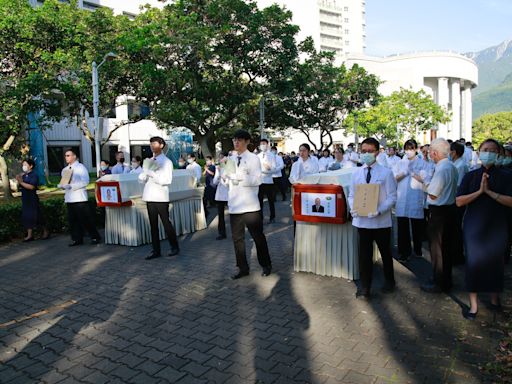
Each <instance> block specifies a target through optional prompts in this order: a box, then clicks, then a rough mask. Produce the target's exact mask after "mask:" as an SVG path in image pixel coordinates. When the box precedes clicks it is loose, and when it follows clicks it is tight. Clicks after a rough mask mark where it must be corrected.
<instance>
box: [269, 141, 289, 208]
mask: <svg viewBox="0 0 512 384" xmlns="http://www.w3.org/2000/svg"><path fill="white" fill-rule="evenodd" d="M272 154H273V155H274V157H275V159H276V172H275V173H274V174H272V180H273V182H274V190H275V193H276V195H277V193H278V192H280V193H281V197H282V201H285V200H286V186H285V184H284V181H283V174H284V166H285V165H284V160H283V154H282V153H281V152H280V153H279V154H278V153H277V147H276V146H273V147H272Z"/></svg>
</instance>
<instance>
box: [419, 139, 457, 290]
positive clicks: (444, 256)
mask: <svg viewBox="0 0 512 384" xmlns="http://www.w3.org/2000/svg"><path fill="white" fill-rule="evenodd" d="M449 153H450V144H449V143H448V141H446V140H445V139H442V138H438V139H435V140H433V141H432V143H430V153H429V155H430V158H431V159H432V160H433V161H434V162H435V163H436V167H435V170H434V176H433V177H432V180H431V181H430V182H428V180H425V179H424V178H422V177H421V175H415V176H414V178H415V179H416V180H418V181H419V182H421V183H424V189H425V190H426V192H427V194H428V197H427V203H428V207H429V214H430V218H429V221H428V228H427V232H428V237H429V240H430V258H431V260H432V279H431V280H430V281H428V282H427V283H425V284H422V285H421V289H422V290H423V291H425V292H429V293H440V292H449V291H450V290H451V288H452V263H453V259H452V257H453V228H454V227H455V225H457V224H456V215H457V211H456V207H455V194H456V192H457V179H458V174H457V169H456V168H455V166H454V165H453V163H452V162H451V161H449V160H448V155H449Z"/></svg>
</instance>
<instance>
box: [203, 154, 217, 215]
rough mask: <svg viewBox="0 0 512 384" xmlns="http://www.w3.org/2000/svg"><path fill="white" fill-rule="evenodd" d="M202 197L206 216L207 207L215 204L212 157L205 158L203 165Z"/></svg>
mask: <svg viewBox="0 0 512 384" xmlns="http://www.w3.org/2000/svg"><path fill="white" fill-rule="evenodd" d="M203 175H204V184H205V188H204V195H203V206H204V211H205V215H206V216H208V209H207V208H208V207H210V208H211V207H212V206H213V205H214V204H215V203H214V201H215V189H216V187H215V185H214V184H213V178H214V177H215V165H214V164H213V157H211V156H206V164H205V165H204V171H203Z"/></svg>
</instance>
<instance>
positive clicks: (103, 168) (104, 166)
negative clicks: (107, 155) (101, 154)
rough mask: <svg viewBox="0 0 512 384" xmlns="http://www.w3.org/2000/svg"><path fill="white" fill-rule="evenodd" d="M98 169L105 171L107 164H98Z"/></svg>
mask: <svg viewBox="0 0 512 384" xmlns="http://www.w3.org/2000/svg"><path fill="white" fill-rule="evenodd" d="M100 169H101V170H102V171H106V170H107V169H108V165H100Z"/></svg>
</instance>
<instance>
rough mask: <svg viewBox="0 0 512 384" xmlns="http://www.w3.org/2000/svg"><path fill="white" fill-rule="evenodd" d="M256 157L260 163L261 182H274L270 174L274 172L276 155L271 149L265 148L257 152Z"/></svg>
mask: <svg viewBox="0 0 512 384" xmlns="http://www.w3.org/2000/svg"><path fill="white" fill-rule="evenodd" d="M258 159H260V164H261V181H262V184H274V180H273V178H272V175H273V174H274V173H276V168H277V162H276V156H275V155H274V154H273V153H272V152H271V151H269V150H267V151H263V152H260V153H258ZM267 167H268V168H267Z"/></svg>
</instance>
